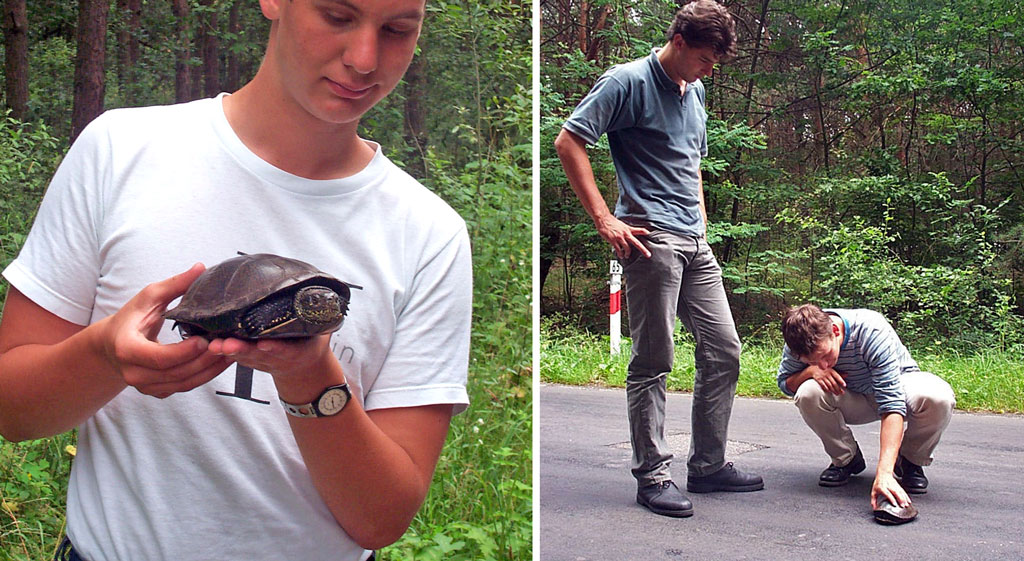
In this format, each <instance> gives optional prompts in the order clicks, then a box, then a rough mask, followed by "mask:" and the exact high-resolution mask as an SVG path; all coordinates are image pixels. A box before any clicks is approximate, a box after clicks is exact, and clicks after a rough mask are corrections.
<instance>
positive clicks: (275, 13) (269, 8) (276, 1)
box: [260, 0, 289, 21]
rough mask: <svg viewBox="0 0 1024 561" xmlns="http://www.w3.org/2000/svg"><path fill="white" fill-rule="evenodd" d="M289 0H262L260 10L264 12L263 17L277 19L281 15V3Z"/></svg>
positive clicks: (271, 19)
mask: <svg viewBox="0 0 1024 561" xmlns="http://www.w3.org/2000/svg"><path fill="white" fill-rule="evenodd" d="M288 1H289V0H260V10H261V11H262V12H263V17H265V18H267V19H269V20H270V21H277V19H278V18H279V17H280V16H281V3H282V2H288Z"/></svg>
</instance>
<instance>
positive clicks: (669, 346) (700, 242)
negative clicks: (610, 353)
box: [623, 230, 740, 486]
mask: <svg viewBox="0 0 1024 561" xmlns="http://www.w3.org/2000/svg"><path fill="white" fill-rule="evenodd" d="M641 240H643V242H644V245H645V246H646V247H647V249H649V250H650V251H651V257H650V258H646V257H644V256H643V255H640V252H639V251H636V250H633V251H632V252H631V254H630V257H629V258H628V259H626V260H624V262H623V273H624V274H625V277H626V283H625V284H626V289H625V293H626V305H627V307H628V311H629V332H630V336H631V337H632V339H633V352H632V356H631V357H630V361H629V367H628V374H627V377H626V400H627V405H628V408H629V427H630V441H631V443H632V445H633V464H632V472H633V476H634V477H635V478H636V479H637V483H638V484H639V485H640V486H644V485H649V484H651V483H659V482H661V481H665V480H667V479H671V477H672V476H671V474H670V472H669V465H670V464H671V462H672V451H671V450H670V449H669V447H668V444H667V443H666V442H665V382H666V378H667V376H668V374H669V372H671V371H672V360H673V357H674V354H675V343H674V341H673V338H672V335H673V330H674V328H675V318H676V316H678V317H679V319H680V320H682V322H683V325H684V326H685V327H686V329H687V330H688V331H689V332H690V333H691V334H692V335H693V337H694V340H695V341H696V350H695V352H694V362H695V366H696V375H695V379H694V388H693V409H692V411H691V414H690V425H691V440H690V456H689V460H688V461H687V468H688V473H689V475H694V476H702V475H708V474H710V473H714V472H715V471H718V470H719V469H721V467H722V466H723V465H724V464H725V442H726V433H727V431H728V426H729V417H730V415H731V413H732V403H733V397H734V396H735V394H736V381H737V379H739V373H740V339H739V335H737V333H736V326H735V323H734V322H733V318H732V312H731V311H730V309H729V302H728V300H727V299H726V296H725V289H724V287H723V286H722V269H721V268H720V267H719V266H718V262H717V261H716V260H715V256H714V255H713V254H712V252H711V247H710V246H708V244H707V241H706V240H704V239H703V238H696V237H693V236H684V235H680V234H675V233H671V232H665V231H655V230H652V231H651V234H650V235H649V236H645V237H642V238H641Z"/></svg>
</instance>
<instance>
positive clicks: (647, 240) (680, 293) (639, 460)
mask: <svg viewBox="0 0 1024 561" xmlns="http://www.w3.org/2000/svg"><path fill="white" fill-rule="evenodd" d="M735 42H736V36H735V31H734V24H733V20H732V17H731V16H730V15H729V13H728V11H726V9H725V8H723V7H722V6H721V5H719V4H718V3H717V2H714V1H713V0H697V1H696V2H693V3H691V4H687V5H686V6H684V7H683V8H682V9H680V10H679V11H678V12H677V13H676V15H675V18H674V20H673V22H672V25H671V27H670V28H669V30H668V42H667V43H666V44H665V46H664V47H662V48H660V49H658V48H655V49H653V50H652V51H651V55H650V56H649V57H647V58H644V59H640V60H635V61H633V62H630V63H627V64H622V65H618V66H615V67H613V68H611V69H610V70H608V71H607V72H606V73H605V74H604V75H603V76H601V78H600V79H599V80H598V81H597V83H596V84H595V85H594V88H593V89H592V90H591V91H590V93H589V94H588V95H587V96H586V97H585V98H584V99H583V101H581V102H580V104H579V106H577V108H576V110H575V111H574V112H573V114H572V116H571V117H569V120H568V121H566V123H565V124H564V125H563V129H562V131H561V133H560V134H559V135H558V138H557V139H556V140H555V148H556V150H557V151H558V156H559V158H560V159H561V162H562V167H563V168H564V169H565V174H566V176H567V177H568V179H569V183H570V184H571V185H572V188H573V190H574V191H575V192H576V195H577V197H579V199H580V202H581V203H582V204H583V207H584V208H585V209H586V211H587V213H588V214H589V215H590V217H591V218H592V219H593V220H594V224H595V225H596V226H597V231H598V233H600V235H601V237H602V238H604V239H605V240H606V241H607V242H608V243H610V244H611V245H612V248H613V249H614V250H615V254H616V255H617V256H618V258H619V260H620V261H622V265H623V272H624V273H625V275H626V303H627V305H628V307H629V329H630V336H631V337H632V338H633V352H632V357H631V358H630V362H629V368H628V376H627V379H626V398H627V402H628V408H629V425H630V441H631V443H632V447H633V461H632V472H633V476H634V477H635V478H636V480H637V497H636V500H637V502H638V503H639V504H641V505H643V506H645V507H647V508H648V509H650V510H651V511H653V512H655V513H657V514H661V515H665V516H676V517H685V516H690V515H692V514H693V506H692V504H691V503H690V501H689V499H687V498H686V496H685V495H683V493H682V492H681V491H680V490H679V488H678V487H677V486H676V484H675V483H674V482H673V481H672V476H671V473H670V471H669V465H670V463H671V461H672V452H671V451H670V450H669V448H668V444H667V443H666V442H665V436H664V429H665V382H666V378H667V376H668V374H669V373H670V372H671V371H672V360H673V355H674V351H675V346H674V343H673V338H672V333H673V330H674V327H675V318H676V317H677V316H678V317H679V318H680V319H681V320H682V322H683V324H684V325H685V326H686V328H687V329H688V330H689V331H690V333H692V334H693V336H694V339H695V340H696V344H697V347H696V351H695V353H694V354H695V356H694V359H695V362H696V376H695V381H694V391H693V410H692V413H691V424H692V440H691V443H690V456H689V460H688V462H687V470H688V478H687V484H686V487H687V490H688V491H690V492H694V493H707V492H712V491H756V490H759V489H763V488H764V482H763V481H762V480H761V478H760V477H759V476H756V475H750V474H746V473H743V472H741V471H739V470H737V469H736V468H734V467H733V465H732V463H731V462H730V463H728V464H727V463H726V462H725V443H726V435H727V429H728V425H729V417H730V415H731V412H732V403H733V398H734V396H735V392H736V381H737V379H738V378H739V356H740V341H739V336H738V335H737V333H736V327H735V325H734V323H733V319H732V313H731V311H730V310H729V302H728V300H727V299H726V295H725V290H724V288H723V286H722V271H721V268H720V267H719V266H718V263H717V261H716V260H715V257H714V255H712V253H711V248H710V247H709V246H708V243H707V240H706V238H705V234H706V231H707V212H706V211H705V208H704V192H703V187H702V183H701V174H700V159H701V157H703V156H706V155H707V133H706V121H707V113H705V111H704V85H703V84H702V83H701V81H700V78H701V77H702V76H708V75H710V74H711V71H712V69H713V68H714V65H715V64H716V63H718V61H719V60H722V59H724V58H728V57H731V56H733V55H734V54H735ZM605 133H607V134H608V142H609V145H610V147H611V154H612V159H613V161H614V163H615V170H616V177H617V179H618V185H619V198H618V202H617V203H616V205H615V214H614V215H613V214H612V213H611V212H609V210H608V207H607V205H606V204H605V202H604V199H603V198H602V197H601V193H600V191H599V190H598V187H597V184H596V182H595V180H594V174H593V171H592V169H591V166H590V159H589V157H588V155H587V151H586V145H587V144H595V143H596V142H597V140H598V138H600V136H601V135H602V134H605Z"/></svg>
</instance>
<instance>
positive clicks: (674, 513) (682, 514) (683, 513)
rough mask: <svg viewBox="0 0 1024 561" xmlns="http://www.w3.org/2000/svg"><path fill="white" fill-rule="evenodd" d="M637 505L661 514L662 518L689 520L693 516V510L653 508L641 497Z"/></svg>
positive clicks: (637, 500)
mask: <svg viewBox="0 0 1024 561" xmlns="http://www.w3.org/2000/svg"><path fill="white" fill-rule="evenodd" d="M636 504H638V505H640V506H642V507H644V508H646V509H647V510H649V511H651V512H653V513H654V514H660V515H662V516H671V517H672V518H689V517H690V516H693V509H692V508H689V509H685V510H665V509H662V508H657V507H653V506H651V505H649V504H647V503H645V502H643V501H641V500H640V498H639V497H638V498H637V499H636Z"/></svg>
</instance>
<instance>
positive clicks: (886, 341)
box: [778, 309, 920, 417]
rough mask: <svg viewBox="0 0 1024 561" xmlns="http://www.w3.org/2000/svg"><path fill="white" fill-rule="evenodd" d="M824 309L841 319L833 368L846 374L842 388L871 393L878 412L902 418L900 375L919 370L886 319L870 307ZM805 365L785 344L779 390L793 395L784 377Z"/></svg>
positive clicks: (904, 405)
mask: <svg viewBox="0 0 1024 561" xmlns="http://www.w3.org/2000/svg"><path fill="white" fill-rule="evenodd" d="M824 311H825V313H828V314H831V315H834V316H838V317H839V318H840V319H842V320H843V327H844V328H845V330H844V331H845V334H846V336H845V337H844V339H843V344H842V346H841V347H840V349H839V360H838V361H837V362H836V365H835V366H834V367H833V368H834V369H835V371H836V372H839V373H840V374H845V375H846V389H847V390H848V391H853V392H856V393H860V394H868V395H873V396H874V397H875V401H876V402H877V403H878V414H879V415H882V414H883V413H890V412H892V413H899V414H900V415H903V416H904V417H906V416H907V403H906V394H904V392H903V382H902V380H901V378H900V375H901V374H903V373H904V372H916V371H918V370H920V369H919V368H918V366H917V362H915V361H914V359H913V358H911V356H910V351H908V350H907V347H905V346H904V345H903V342H902V341H900V338H899V335H897V334H896V330H894V329H893V328H892V325H890V324H889V320H887V319H885V316H883V315H882V314H880V313H878V312H875V311H872V310H863V309H861V310H845V309H826V310H824ZM805 368H807V363H805V362H802V361H800V360H799V359H797V358H796V357H795V356H794V355H793V353H792V352H791V351H790V350H789V346H788V345H787V346H785V347H784V348H783V349H782V362H781V363H780V364H779V376H778V381H779V389H781V390H782V393H784V394H786V395H788V396H790V397H793V393H792V392H790V391H789V389H788V388H786V379H787V378H789V377H790V376H792V375H794V374H798V373H800V372H801V371H803V369H805Z"/></svg>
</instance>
